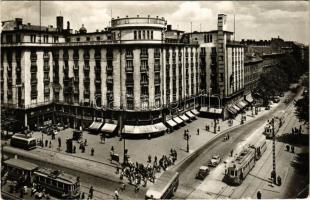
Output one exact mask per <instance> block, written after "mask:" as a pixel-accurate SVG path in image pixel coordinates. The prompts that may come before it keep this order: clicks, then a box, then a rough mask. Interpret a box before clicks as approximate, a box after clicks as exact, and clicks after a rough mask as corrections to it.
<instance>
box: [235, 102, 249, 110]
mask: <svg viewBox="0 0 310 200" xmlns="http://www.w3.org/2000/svg"><path fill="white" fill-rule="evenodd" d="M235 105H236V106H237V107H238V108H240V109H243V108H244V107H245V106H246V105H247V103H245V101H243V100H240V101H237V102H236V103H235Z"/></svg>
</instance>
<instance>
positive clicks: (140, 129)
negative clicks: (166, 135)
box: [123, 122, 167, 134]
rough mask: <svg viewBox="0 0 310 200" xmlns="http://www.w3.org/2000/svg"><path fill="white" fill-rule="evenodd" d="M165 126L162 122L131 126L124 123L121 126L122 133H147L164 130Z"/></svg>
mask: <svg viewBox="0 0 310 200" xmlns="http://www.w3.org/2000/svg"><path fill="white" fill-rule="evenodd" d="M166 130H167V127H166V126H165V125H164V124H163V123H161V122H160V123H157V124H152V125H145V126H133V125H125V126H124V128H123V133H124V134H149V133H159V132H163V131H166Z"/></svg>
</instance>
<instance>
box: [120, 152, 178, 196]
mask: <svg viewBox="0 0 310 200" xmlns="http://www.w3.org/2000/svg"><path fill="white" fill-rule="evenodd" d="M176 160H177V151H176V150H175V149H171V150H170V154H169V156H167V155H163V156H162V157H161V158H160V159H158V158H157V156H154V159H153V160H152V156H151V155H149V156H148V160H147V164H142V163H138V162H136V163H133V162H131V161H128V163H125V164H124V165H123V168H122V169H121V172H120V180H121V181H122V182H121V187H120V189H121V191H123V190H125V189H126V184H125V182H124V181H123V179H124V177H125V178H127V180H128V182H129V184H131V185H133V186H135V192H136V193H137V192H139V189H140V186H143V187H146V186H147V181H150V182H152V183H154V181H155V174H156V173H159V172H161V170H164V171H165V170H166V169H167V167H169V166H171V165H174V163H175V161H176ZM116 173H119V168H117V171H116ZM115 198H116V199H118V198H119V194H118V190H116V191H115Z"/></svg>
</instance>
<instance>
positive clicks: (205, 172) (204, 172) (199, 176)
mask: <svg viewBox="0 0 310 200" xmlns="http://www.w3.org/2000/svg"><path fill="white" fill-rule="evenodd" d="M209 172H210V170H209V167H207V166H201V167H200V168H199V171H198V173H197V174H196V179H200V180H203V179H204V178H205V177H206V176H207V175H208V174H209Z"/></svg>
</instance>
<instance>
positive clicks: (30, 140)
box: [10, 134, 37, 150]
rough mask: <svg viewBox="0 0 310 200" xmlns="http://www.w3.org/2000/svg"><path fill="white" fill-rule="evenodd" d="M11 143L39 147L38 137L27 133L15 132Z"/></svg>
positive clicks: (26, 147)
mask: <svg viewBox="0 0 310 200" xmlns="http://www.w3.org/2000/svg"><path fill="white" fill-rule="evenodd" d="M10 144H11V146H12V147H17V148H21V149H25V150H31V149H35V148H36V147H37V139H36V138H34V137H31V136H28V135H25V134H15V135H13V136H12V138H11V142H10Z"/></svg>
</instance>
